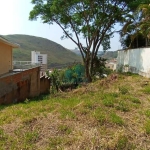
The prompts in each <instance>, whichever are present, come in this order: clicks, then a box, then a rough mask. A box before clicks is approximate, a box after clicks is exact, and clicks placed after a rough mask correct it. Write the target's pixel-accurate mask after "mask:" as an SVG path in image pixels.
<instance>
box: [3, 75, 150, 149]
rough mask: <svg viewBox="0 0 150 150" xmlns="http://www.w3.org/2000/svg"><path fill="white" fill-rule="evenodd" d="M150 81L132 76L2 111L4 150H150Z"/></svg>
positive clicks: (33, 100) (96, 82)
mask: <svg viewBox="0 0 150 150" xmlns="http://www.w3.org/2000/svg"><path fill="white" fill-rule="evenodd" d="M145 80H146V81H147V80H149V79H145V78H144V77H140V76H137V75H136V76H135V75H131V74H130V75H127V74H126V75H123V74H121V75H118V78H117V80H115V81H114V80H111V77H109V76H108V78H105V79H102V80H97V81H95V82H93V83H90V84H86V85H83V86H82V85H81V86H80V87H79V88H77V89H74V90H72V91H70V92H58V93H56V94H51V95H41V96H39V97H36V98H34V99H26V101H25V102H23V103H18V104H13V105H7V106H4V105H2V106H0V150H5V149H12V150H13V149H14V150H15V149H36V150H41V149H44V150H51V149H77V148H78V149H97V148H100V149H102V150H106V149H108V150H109V149H117V150H128V149H137V150H141V149H143V147H144V149H146V150H148V149H149V146H150V141H149V139H150V121H149V119H150V109H149V108H150V95H148V94H147V93H145V92H143V90H144V89H145V87H146V86H143V83H145ZM104 83H105V84H104ZM147 86H148V85H147ZM123 87H125V89H126V90H124V89H123V90H120V89H122V88H123ZM124 91H127V92H125V93H124ZM139 141H140V142H139Z"/></svg>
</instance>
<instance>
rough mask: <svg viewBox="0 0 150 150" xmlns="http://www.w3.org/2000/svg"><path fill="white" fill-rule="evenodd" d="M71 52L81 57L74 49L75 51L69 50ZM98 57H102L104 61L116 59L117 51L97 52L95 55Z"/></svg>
mask: <svg viewBox="0 0 150 150" xmlns="http://www.w3.org/2000/svg"><path fill="white" fill-rule="evenodd" d="M71 51H72V52H74V53H75V54H77V55H79V56H81V53H80V51H79V50H77V49H75V50H71ZM97 55H98V56H99V57H104V58H106V59H112V58H117V51H106V52H104V51H98V54H97Z"/></svg>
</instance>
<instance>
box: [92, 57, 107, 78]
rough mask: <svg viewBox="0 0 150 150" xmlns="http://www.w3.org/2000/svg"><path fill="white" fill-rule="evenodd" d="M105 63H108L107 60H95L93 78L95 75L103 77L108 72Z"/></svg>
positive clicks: (96, 58)
mask: <svg viewBox="0 0 150 150" xmlns="http://www.w3.org/2000/svg"><path fill="white" fill-rule="evenodd" d="M105 63H106V59H105V58H101V57H100V58H98V57H95V59H94V60H93V69H92V76H94V75H99V76H101V75H102V74H104V73H105V72H104V71H105V70H106V67H105Z"/></svg>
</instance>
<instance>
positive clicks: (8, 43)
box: [0, 36, 20, 48]
mask: <svg viewBox="0 0 150 150" xmlns="http://www.w3.org/2000/svg"><path fill="white" fill-rule="evenodd" d="M0 42H2V43H4V44H7V45H9V46H11V47H13V48H19V47H20V45H19V44H16V43H12V42H10V41H8V40H7V39H5V38H4V37H2V36H0Z"/></svg>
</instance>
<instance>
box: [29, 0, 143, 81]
mask: <svg viewBox="0 0 150 150" xmlns="http://www.w3.org/2000/svg"><path fill="white" fill-rule="evenodd" d="M31 3H32V4H33V5H34V7H33V9H32V10H31V11H30V14H29V19H30V20H36V19H37V18H40V19H41V20H42V22H43V23H47V24H50V25H51V24H53V23H56V24H57V25H58V26H59V27H60V28H61V29H62V31H63V35H62V39H64V38H69V39H70V40H71V41H72V42H73V43H74V44H75V45H76V46H77V49H79V50H80V52H81V56H82V61H83V63H84V66H85V70H86V71H85V75H86V78H87V80H88V82H92V75H93V68H94V61H95V59H96V57H97V55H98V50H99V48H100V46H102V47H103V50H104V51H106V50H108V49H110V48H111V47H110V38H111V37H113V34H114V33H115V32H116V30H115V25H116V23H121V24H123V22H125V19H126V18H129V16H130V15H128V14H130V13H131V12H132V10H133V8H132V7H133V5H134V4H135V3H136V4H137V5H138V4H140V1H138V0H137V1H136V2H135V1H128V0H109V1H106V2H104V1H101V0H94V1H91V0H82V2H81V0H71V1H70V0H60V1H58V0H32V1H31ZM64 4H65V5H64ZM131 6H132V7H131ZM135 8H136V7H135V6H134V9H135ZM129 19H130V18H129ZM81 39H82V40H84V42H82V40H81Z"/></svg>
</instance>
